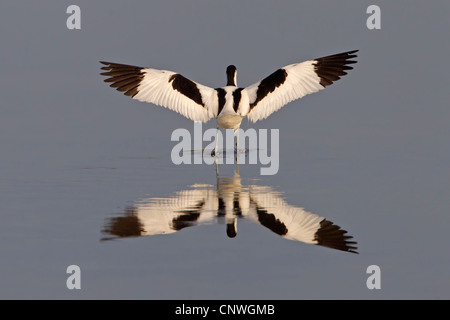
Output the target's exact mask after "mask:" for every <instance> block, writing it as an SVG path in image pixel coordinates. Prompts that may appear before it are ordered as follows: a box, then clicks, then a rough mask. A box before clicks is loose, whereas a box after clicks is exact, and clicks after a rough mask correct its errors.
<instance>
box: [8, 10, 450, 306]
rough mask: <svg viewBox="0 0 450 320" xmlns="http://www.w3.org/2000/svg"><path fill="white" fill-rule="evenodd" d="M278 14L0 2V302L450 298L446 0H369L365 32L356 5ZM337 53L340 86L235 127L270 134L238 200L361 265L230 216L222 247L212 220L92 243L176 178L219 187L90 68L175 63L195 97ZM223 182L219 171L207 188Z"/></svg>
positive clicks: (210, 169) (149, 110)
mask: <svg viewBox="0 0 450 320" xmlns="http://www.w3.org/2000/svg"><path fill="white" fill-rule="evenodd" d="M276 3H277V5H276V6H275V7H273V6H272V5H264V6H258V7H257V9H255V8H254V5H252V3H250V2H249V3H246V4H241V5H239V7H233V6H232V5H231V4H233V3H231V4H224V3H216V4H210V5H205V4H202V6H201V7H199V6H194V5H189V6H186V5H182V4H180V3H175V2H174V3H166V4H164V5H162V4H161V5H160V6H159V7H152V8H150V7H149V5H148V4H146V2H142V4H141V5H142V6H141V7H139V6H136V7H134V8H130V7H129V6H123V5H120V4H119V3H118V2H117V3H116V2H114V1H110V2H109V6H108V8H105V7H104V6H102V5H101V4H90V3H89V2H83V1H80V2H79V5H80V7H81V9H82V17H83V20H82V29H81V30H78V31H69V30H67V28H66V27H65V20H66V18H67V14H66V13H65V9H66V6H65V5H63V4H59V5H50V4H48V5H41V6H39V5H37V4H34V3H32V2H30V3H29V4H27V5H26V6H24V5H19V4H17V3H16V2H12V1H11V2H7V1H6V2H2V4H1V5H0V6H1V8H0V12H1V16H2V18H1V19H0V24H1V25H0V30H1V31H0V32H1V39H2V41H3V42H4V46H2V51H3V53H2V55H4V57H3V59H2V77H1V78H0V85H1V88H2V90H1V106H0V108H1V117H0V146H1V154H0V157H1V158H0V216H1V223H0V236H1V239H2V241H1V244H0V255H1V262H0V297H1V298H3V299H11V298H38V299H50V298H63V299H80V298H86V299H100V298H101V299H115V298H126V299H128V298H130V299H132V298H137V299H233V298H236V299H339V298H342V299H415V298H426V299H435V298H442V299H448V298H449V293H450V280H449V278H448V277H447V276H446V274H447V271H448V270H449V268H450V259H449V256H448V249H449V248H448V241H447V238H446V234H447V229H448V225H449V214H448V213H449V209H450V198H449V197H448V190H449V187H450V183H449V181H450V165H449V163H450V148H448V142H449V138H450V129H449V126H448V123H449V119H450V113H449V108H448V90H447V87H448V75H447V70H445V67H443V66H442V65H441V64H439V63H438V62H439V61H445V59H446V58H447V57H448V53H449V50H448V49H449V48H448V44H446V43H445V42H443V41H439V40H436V39H439V37H440V35H441V33H442V30H444V29H445V28H443V26H445V25H446V21H447V17H446V16H445V14H444V13H445V12H446V8H448V4H447V3H445V2H442V3H439V4H436V6H434V7H429V6H425V5H421V4H420V3H416V4H415V5H414V6H413V5H410V6H409V5H408V6H405V5H404V6H402V5H400V4H398V5H395V4H389V5H387V4H384V5H382V6H381V8H382V10H383V11H382V12H383V20H382V21H383V22H382V29H381V30H378V31H369V30H368V29H367V28H366V27H365V20H366V17H367V14H366V13H365V10H366V6H364V5H361V4H355V2H351V1H347V2H345V4H346V6H343V5H335V4H333V3H332V2H328V3H326V5H325V2H324V4H322V5H316V4H315V2H312V1H311V2H305V3H303V4H302V5H294V4H290V3H285V6H279V5H278V3H279V2H276ZM197 4H200V2H198V3H197ZM234 4H235V5H238V4H237V2H236V3H234ZM180 6H182V7H181V9H180ZM200 8H201V10H202V12H203V13H204V14H203V15H199V14H198V10H200ZM150 9H152V10H150ZM254 10H256V13H255V11H254ZM305 12H310V14H306V13H305ZM311 12H317V13H318V14H317V15H313V14H311ZM6 13H7V14H6ZM250 13H253V14H257V15H256V16H253V15H251V14H250ZM319 13H320V14H319ZM230 14H231V16H232V17H233V18H232V19H233V20H232V21H233V23H232V24H231V25H230V24H227V23H226V22H228V21H230V20H229V19H231V18H229V17H230ZM168 15H170V16H171V17H172V19H171V24H170V27H169V26H167V28H166V29H164V28H161V25H166V24H165V23H164V22H165V21H166V18H164V17H167V16H168ZM192 16H196V17H197V19H196V20H194V21H192V19H191V17H192ZM261 16H262V17H266V18H267V19H269V20H270V21H272V23H270V24H267V25H266V24H261V19H260V18H258V17H261ZM214 17H215V18H214ZM217 17H220V19H218V18H217ZM119 18H120V19H119ZM319 18H320V19H325V20H326V21H328V23H327V24H323V23H319V22H320V21H321V20H320V19H319ZM431 19H432V20H431ZM222 20H223V21H222ZM118 21H121V22H120V23H119V22H118ZM218 21H222V22H218ZM427 21H428V22H429V21H433V23H427ZM188 22H189V23H188ZM225 25H227V26H228V27H229V28H231V29H228V30H226V28H224V26H225ZM313 26H315V28H313ZM148 30H153V31H151V32H150V31H148ZM156 30H157V31H156ZM304 30H314V32H309V31H308V32H305V31H304ZM230 31H231V32H233V34H234V35H235V37H233V38H230V36H229V32H230ZM168 38H170V39H173V41H167V39H168ZM142 39H146V41H142ZM230 39H233V43H234V44H235V45H238V46H239V45H240V46H241V48H242V50H236V46H233V47H230V46H229V40H230ZM292 39H302V42H301V43H300V42H299V41H292ZM280 48H283V50H280ZM354 48H359V49H360V50H361V51H360V53H359V58H358V64H357V65H356V67H355V70H352V72H351V73H349V75H348V76H346V77H345V78H344V79H342V80H340V81H339V82H338V83H336V84H335V85H333V86H331V87H330V88H327V90H324V91H323V92H320V93H318V94H316V95H311V96H307V97H305V98H303V99H302V100H300V101H298V102H295V103H293V104H292V105H290V106H288V107H286V108H285V109H283V110H281V111H279V112H277V113H276V114H274V115H272V116H271V117H269V118H268V119H267V120H265V121H263V122H258V123H256V124H247V123H244V124H243V127H244V129H246V128H250V127H253V128H257V129H265V128H267V129H273V128H277V129H279V130H280V158H279V160H280V165H279V171H278V173H277V174H276V175H273V176H261V175H260V171H259V170H260V166H259V165H250V164H245V165H241V166H239V173H240V179H241V184H240V185H241V186H242V188H243V190H244V192H243V193H244V195H245V194H249V192H247V191H248V190H250V189H251V188H250V186H264V187H266V188H268V189H270V190H272V191H273V192H274V194H276V195H277V197H280V199H283V201H284V202H285V203H286V204H288V205H289V206H292V207H295V208H304V209H305V210H306V211H307V212H311V213H314V214H317V215H319V216H320V217H324V218H326V219H327V220H329V221H332V222H333V223H335V224H336V225H338V226H340V227H341V228H342V229H344V230H346V231H348V235H351V236H353V239H352V240H354V241H356V242H357V243H358V244H357V247H358V249H357V251H358V252H359V254H358V255H356V254H353V253H349V252H343V251H339V250H334V249H330V248H326V247H322V246H316V245H311V244H307V243H304V242H301V241H292V240H287V239H285V238H283V237H281V236H280V235H278V234H277V233H275V232H273V231H271V230H269V228H267V227H264V226H263V225H261V223H259V222H257V221H256V222H255V221H252V220H251V219H250V218H245V217H244V218H240V219H238V221H237V236H236V237H234V238H230V237H228V236H227V233H226V219H221V217H215V218H214V219H213V218H210V221H209V223H205V224H199V225H195V226H192V227H185V228H182V229H181V230H180V231H178V232H174V233H172V234H163V235H152V236H150V235H148V236H139V237H123V238H122V237H118V238H116V239H114V240H110V241H102V239H104V238H105V237H109V236H110V234H108V232H107V230H108V227H109V226H111V222H112V221H114V219H115V218H117V217H124V215H125V213H126V212H127V209H128V208H133V207H136V206H137V205H139V204H148V203H154V201H153V200H151V199H155V198H161V199H168V198H170V197H175V196H176V195H177V194H179V192H180V191H183V190H192V187H191V186H193V185H208V188H207V189H209V190H215V189H216V188H218V181H217V179H216V169H215V166H214V165H212V166H209V165H206V164H198V165H180V166H176V165H174V164H173V163H172V161H171V158H170V154H171V150H172V148H173V147H174V145H175V142H172V141H171V140H170V137H171V133H172V132H173V130H175V129H177V128H186V129H188V130H190V131H191V132H192V131H193V124H192V123H191V122H190V121H188V120H186V119H183V118H182V117H180V116H178V115H176V114H174V113H172V112H170V111H168V110H164V109H162V108H156V107H155V106H152V105H147V104H143V103H139V102H136V101H133V100H130V99H128V98H127V97H125V96H123V95H120V94H118V93H117V92H114V91H113V90H112V89H111V88H108V86H106V85H105V84H104V83H103V82H102V79H101V78H100V76H99V75H98V73H99V72H100V70H99V68H100V65H99V63H98V60H103V59H106V58H108V59H109V60H113V61H117V62H123V63H135V64H142V65H148V66H153V67H157V68H158V67H159V68H167V69H177V70H180V72H183V73H184V74H186V75H187V76H190V77H191V78H193V79H194V80H197V81H199V82H201V83H204V84H206V85H211V86H220V85H222V82H223V81H225V73H224V70H225V67H226V65H227V64H229V63H234V64H236V65H237V66H238V72H239V74H238V82H239V83H240V84H242V85H246V84H251V83H253V82H255V81H257V80H258V79H259V78H260V77H262V76H265V75H267V74H269V73H270V72H272V71H273V70H274V69H275V68H278V67H280V66H282V65H285V64H289V63H293V62H298V61H297V60H305V59H309V58H311V57H316V56H323V55H326V54H332V53H338V52H342V51H345V50H351V49H354ZM430 48H431V49H430ZM255 52H257V53H258V54H257V55H256V56H255ZM229 60H232V61H229ZM294 60H295V61H294ZM208 127H209V128H211V127H215V123H214V122H213V121H211V122H209V123H208V124H207V125H206V126H205V128H208ZM235 172H236V166H235V165H222V166H221V167H220V177H221V178H223V179H231V178H232V177H233V176H234V174H235ZM268 189H266V190H268ZM177 192H178V193H177ZM264 194H271V193H264ZM149 199H150V200H149ZM152 201H153V202H152ZM188 210H192V207H190V208H189V209H188ZM210 216H211V215H210ZM212 216H213V217H214V214H212ZM105 231H106V232H105ZM69 265H78V266H79V267H80V270H81V290H68V289H67V287H66V280H67V278H68V276H69V274H67V273H66V269H67V267H68V266H69ZM370 265H377V266H379V267H380V270H381V289H379V290H369V289H368V288H367V286H366V280H367V278H368V277H369V274H367V273H366V270H367V268H368V266H370Z"/></svg>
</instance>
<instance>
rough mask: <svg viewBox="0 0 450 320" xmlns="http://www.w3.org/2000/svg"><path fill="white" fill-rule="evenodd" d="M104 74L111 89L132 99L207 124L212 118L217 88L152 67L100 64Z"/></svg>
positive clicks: (103, 62)
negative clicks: (215, 89) (213, 100)
mask: <svg viewBox="0 0 450 320" xmlns="http://www.w3.org/2000/svg"><path fill="white" fill-rule="evenodd" d="M100 62H101V63H102V64H104V65H106V67H103V68H102V70H106V71H107V72H103V73H101V75H103V76H107V77H108V78H107V79H105V82H111V85H110V87H113V88H116V89H117V90H118V91H121V92H124V94H125V95H127V96H130V97H132V98H133V99H136V100H139V101H144V102H150V103H153V104H156V105H159V106H163V107H165V108H168V109H170V110H173V111H176V112H178V113H180V114H182V115H183V116H185V117H186V118H188V119H191V120H194V121H203V122H206V121H208V120H209V119H211V118H212V117H213V115H212V113H211V111H209V110H212V109H213V108H209V105H210V103H212V97H213V93H214V89H212V88H209V87H207V86H204V85H201V84H198V83H196V82H194V81H191V80H189V79H187V78H185V77H183V76H182V75H181V74H178V73H175V72H172V71H168V70H157V69H151V68H141V67H136V66H130V65H125V64H118V63H112V62H105V61H100Z"/></svg>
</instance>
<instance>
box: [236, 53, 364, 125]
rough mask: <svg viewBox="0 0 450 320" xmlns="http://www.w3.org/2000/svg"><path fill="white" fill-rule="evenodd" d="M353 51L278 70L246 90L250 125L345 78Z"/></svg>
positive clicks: (354, 55) (351, 61)
mask: <svg viewBox="0 0 450 320" xmlns="http://www.w3.org/2000/svg"><path fill="white" fill-rule="evenodd" d="M356 52H358V50H354V51H348V52H343V53H339V54H335V55H332V56H327V57H323V58H318V59H314V60H308V61H304V62H301V63H295V64H291V65H288V66H285V67H283V68H281V69H278V70H277V71H275V72H274V73H272V74H271V75H270V76H268V77H266V78H265V79H263V80H261V81H260V82H257V83H255V84H253V85H251V86H249V87H247V88H245V90H246V91H247V94H248V96H249V100H250V111H249V113H248V115H247V117H248V119H249V120H250V121H252V122H255V121H258V120H262V119H265V118H267V117H268V116H269V115H270V114H272V113H273V112H275V111H277V110H279V109H280V108H281V107H283V106H284V105H286V104H287V103H289V102H291V101H293V100H296V99H300V98H301V97H303V96H305V95H307V94H310V93H314V92H317V91H319V90H322V89H324V88H325V87H326V86H329V85H330V84H332V83H333V82H334V81H337V80H339V79H340V77H341V76H343V75H346V74H347V73H346V70H351V69H353V68H352V67H351V66H349V65H350V64H353V63H356V61H354V60H351V59H352V58H355V57H356V54H355V53H356Z"/></svg>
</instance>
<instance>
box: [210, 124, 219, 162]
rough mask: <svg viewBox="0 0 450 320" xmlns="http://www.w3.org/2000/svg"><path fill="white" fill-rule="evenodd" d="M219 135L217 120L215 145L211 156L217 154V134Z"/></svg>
mask: <svg viewBox="0 0 450 320" xmlns="http://www.w3.org/2000/svg"><path fill="white" fill-rule="evenodd" d="M218 135H219V122H217V130H216V146H215V148H214V150H213V151H211V157H214V156H215V155H216V154H217V147H218V140H217V136H218Z"/></svg>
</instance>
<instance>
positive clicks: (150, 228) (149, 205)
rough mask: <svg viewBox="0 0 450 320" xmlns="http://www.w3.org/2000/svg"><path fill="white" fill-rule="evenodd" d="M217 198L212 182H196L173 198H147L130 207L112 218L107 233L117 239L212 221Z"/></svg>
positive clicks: (171, 230) (178, 229) (105, 231)
mask: <svg viewBox="0 0 450 320" xmlns="http://www.w3.org/2000/svg"><path fill="white" fill-rule="evenodd" d="M216 199H217V194H216V191H215V190H214V189H213V186H210V185H194V186H192V188H191V189H188V190H182V191H179V192H177V193H176V194H175V195H174V196H173V197H169V198H148V199H144V200H141V201H139V202H137V203H136V204H135V205H133V206H130V207H128V208H126V210H125V212H124V213H123V214H122V215H121V216H119V217H113V218H111V219H109V221H108V223H107V225H106V227H105V229H104V230H103V233H104V234H107V235H109V236H112V237H113V238H115V237H133V236H134V237H136V236H149V235H157V234H169V233H174V232H177V231H180V230H181V229H184V228H186V227H191V226H196V225H199V224H202V223H208V222H210V221H212V220H213V218H214V214H213V213H214V212H215V211H216V210H217V200H216ZM107 239H108V238H106V240H107Z"/></svg>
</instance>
